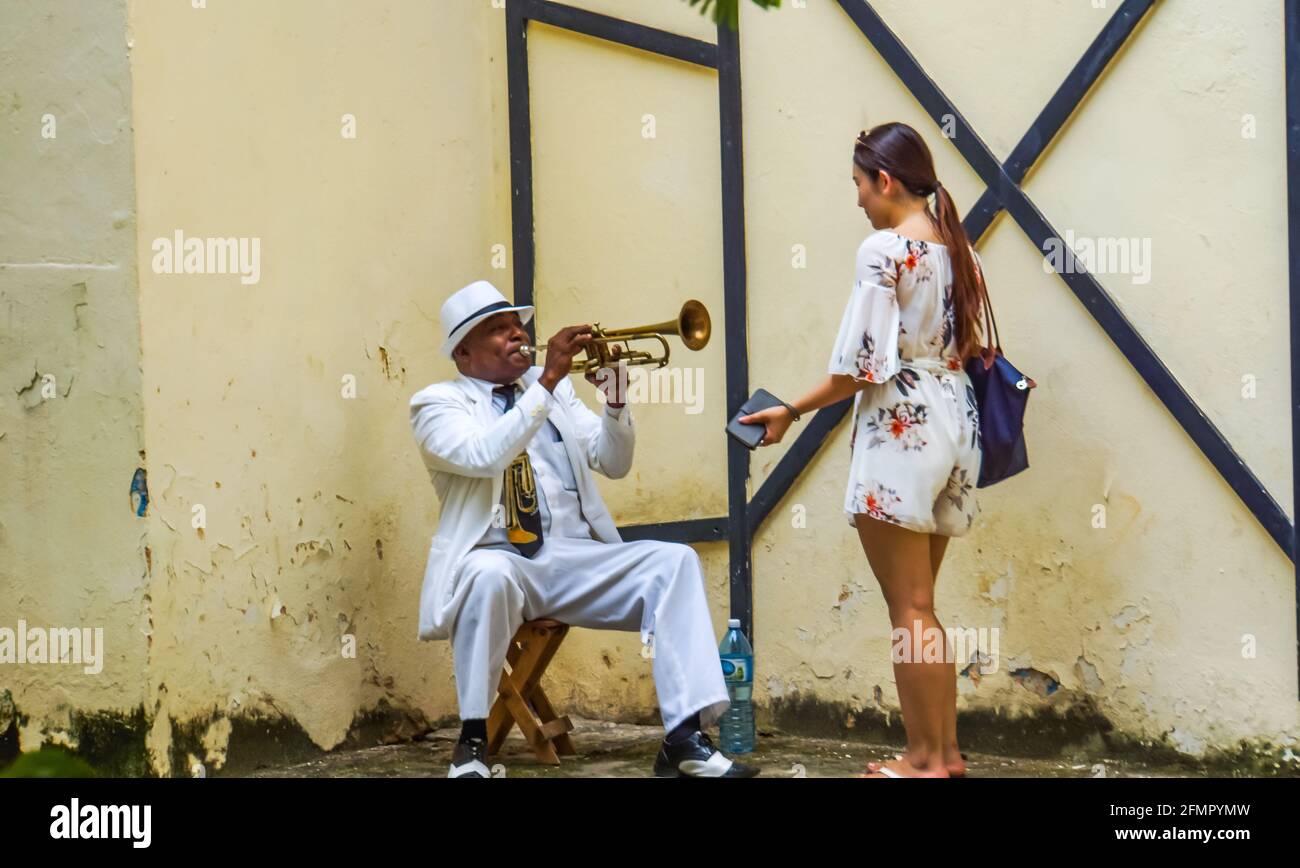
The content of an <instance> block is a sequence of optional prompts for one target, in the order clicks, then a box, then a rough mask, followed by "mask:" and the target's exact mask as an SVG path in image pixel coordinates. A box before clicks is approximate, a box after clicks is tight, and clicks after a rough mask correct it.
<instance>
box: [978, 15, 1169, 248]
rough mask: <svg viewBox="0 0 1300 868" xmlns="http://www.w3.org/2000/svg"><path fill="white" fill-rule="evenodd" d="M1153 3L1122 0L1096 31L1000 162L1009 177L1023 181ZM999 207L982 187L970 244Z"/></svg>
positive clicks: (984, 230) (988, 223)
mask: <svg viewBox="0 0 1300 868" xmlns="http://www.w3.org/2000/svg"><path fill="white" fill-rule="evenodd" d="M1155 3H1156V0H1125V2H1124V5H1123V6H1121V7H1120V8H1119V10H1118V11H1116V12H1115V14H1114V15H1112V16H1111V17H1110V20H1109V21H1107V22H1106V26H1105V27H1103V28H1102V29H1101V33H1099V34H1097V38H1096V39H1094V40H1093V42H1092V44H1091V45H1089V46H1088V50H1087V51H1085V52H1084V53H1083V57H1081V58H1080V59H1079V62H1078V63H1076V64H1075V65H1074V69H1072V70H1070V74H1069V75H1068V76H1066V78H1065V81H1063V82H1062V83H1061V86H1060V87H1059V88H1057V90H1056V93H1054V94H1053V95H1052V98H1051V99H1050V100H1048V102H1047V105H1046V106H1045V107H1044V108H1043V110H1042V112H1040V113H1039V115H1038V117H1037V118H1036V119H1035V120H1034V123H1033V125H1032V126H1031V127H1030V128H1029V131H1028V132H1027V133H1025V135H1024V138H1022V139H1021V140H1020V142H1019V144H1017V145H1016V147H1015V148H1014V149H1013V150H1012V151H1011V156H1010V157H1009V158H1007V161H1006V162H1005V163H1003V165H1002V168H1003V169H1005V170H1006V173H1007V175H1008V176H1009V177H1010V178H1011V180H1013V181H1015V182H1016V183H1017V184H1019V183H1020V182H1022V181H1024V180H1025V176H1026V175H1027V174H1028V173H1029V170H1030V169H1031V168H1033V166H1034V164H1035V163H1037V162H1038V158H1039V157H1041V156H1042V155H1043V152H1044V151H1046V150H1047V148H1048V147H1049V146H1050V145H1051V144H1052V142H1053V141H1054V140H1055V139H1056V135H1057V133H1059V132H1060V131H1061V128H1062V127H1064V126H1065V123H1066V121H1068V120H1069V119H1070V116H1071V115H1073V114H1074V112H1075V110H1076V109H1077V108H1078V107H1079V105H1080V104H1081V103H1082V102H1083V100H1084V98H1085V97H1086V96H1087V95H1088V91H1090V90H1091V89H1092V86H1093V85H1094V84H1096V83H1097V79H1099V78H1101V76H1102V73H1104V72H1105V71H1106V69H1107V67H1108V66H1109V65H1110V62H1111V60H1113V59H1114V58H1115V55H1116V54H1118V53H1119V50H1120V49H1121V48H1123V47H1124V45H1125V43H1127V42H1128V39H1129V37H1130V36H1132V35H1133V31H1134V30H1136V29H1137V26H1138V25H1139V24H1140V23H1142V19H1143V18H1144V17H1145V16H1146V14H1147V12H1149V11H1151V7H1152V6H1154V5H1155ZM1001 210H1002V202H1001V201H1000V200H999V199H998V198H997V197H996V196H994V195H993V193H992V192H991V191H988V190H985V191H984V195H983V196H981V197H980V198H979V201H978V202H976V203H975V207H974V208H972V209H971V211H970V213H969V214H967V215H966V219H965V220H964V221H963V223H964V224H965V226H966V234H967V235H969V236H970V240H971V243H972V244H974V243H976V242H978V241H979V240H980V239H981V238H983V237H984V233H985V232H986V231H987V230H988V228H989V225H990V224H992V222H993V218H995V217H997V216H998V212H1000V211H1001Z"/></svg>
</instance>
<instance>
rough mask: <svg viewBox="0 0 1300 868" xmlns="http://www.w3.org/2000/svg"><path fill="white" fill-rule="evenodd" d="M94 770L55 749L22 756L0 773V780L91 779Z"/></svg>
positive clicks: (70, 755)
mask: <svg viewBox="0 0 1300 868" xmlns="http://www.w3.org/2000/svg"><path fill="white" fill-rule="evenodd" d="M93 777H95V770H94V769H93V768H91V767H90V765H89V764H88V763H87V762H86V761H85V760H82V759H80V758H79V757H75V756H73V755H72V754H70V753H68V752H67V751H65V750H61V749H59V748H55V747H43V748H41V749H40V750H36V751H32V752H30V753H25V754H22V755H21V756H19V757H18V759H16V760H14V761H13V762H12V763H10V765H9V767H8V768H7V769H4V770H3V771H0V778H93Z"/></svg>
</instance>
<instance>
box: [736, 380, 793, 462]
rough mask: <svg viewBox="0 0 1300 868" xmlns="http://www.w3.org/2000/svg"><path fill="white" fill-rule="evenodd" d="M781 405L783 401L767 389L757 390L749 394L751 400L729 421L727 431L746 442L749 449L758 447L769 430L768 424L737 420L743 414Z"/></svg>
mask: <svg viewBox="0 0 1300 868" xmlns="http://www.w3.org/2000/svg"><path fill="white" fill-rule="evenodd" d="M780 406H781V402H780V401H778V400H777V399H776V398H775V397H774V396H773V395H772V393H771V392H769V391H767V389H759V390H757V391H755V392H754V394H752V395H750V396H749V400H748V401H746V402H745V403H744V404H742V405H741V406H740V410H739V412H737V413H736V415H734V416H732V417H731V421H730V422H728V423H727V433H728V434H730V435H731V436H732V437H734V438H735V439H736V440H737V441H739V442H740V443H743V444H745V447H746V448H747V449H757V448H758V444H759V442H760V441H761V440H762V439H763V434H765V433H766V432H767V426H765V425H759V424H756V423H754V422H748V423H745V424H741V423H740V422H738V421H736V420H738V419H739V418H740V417H741V416H748V415H749V414H750V413H757V412H758V411H760V410H766V409H767V408H768V407H780Z"/></svg>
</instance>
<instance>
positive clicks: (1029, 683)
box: [1008, 669, 1061, 696]
mask: <svg viewBox="0 0 1300 868" xmlns="http://www.w3.org/2000/svg"><path fill="white" fill-rule="evenodd" d="M1008 674H1009V675H1010V676H1011V680H1012V681H1014V682H1016V683H1017V684H1019V685H1020V686H1021V687H1024V688H1025V689H1026V690H1030V691H1033V692H1034V693H1037V694H1038V695H1039V696H1051V695H1052V694H1053V693H1055V692H1056V691H1057V690H1058V689H1060V687H1061V682H1059V681H1057V680H1056V679H1055V678H1053V677H1052V676H1050V675H1048V674H1047V673H1046V672H1039V671H1038V670H1037V669H1013V670H1011V672H1009V673H1008Z"/></svg>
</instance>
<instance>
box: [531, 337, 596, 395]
mask: <svg viewBox="0 0 1300 868" xmlns="http://www.w3.org/2000/svg"><path fill="white" fill-rule="evenodd" d="M590 340H591V326H590V325H576V326H568V327H567V328H562V329H560V330H559V331H558V332H556V333H555V334H554V336H552V337H551V339H550V340H549V341H547V342H546V366H545V367H544V368H543V369H542V375H541V376H540V377H538V378H537V382H539V383H541V384H542V386H543V387H544V388H545V389H546V391H548V392H554V391H555V386H556V385H557V384H558V383H559V382H560V380H562V379H564V378H565V377H567V376H569V369H570V368H571V367H573V357H574V356H576V355H577V354H578V353H580V352H582V349H583V346H584V345H585V344H586V343H587V342H588V341H590Z"/></svg>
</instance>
